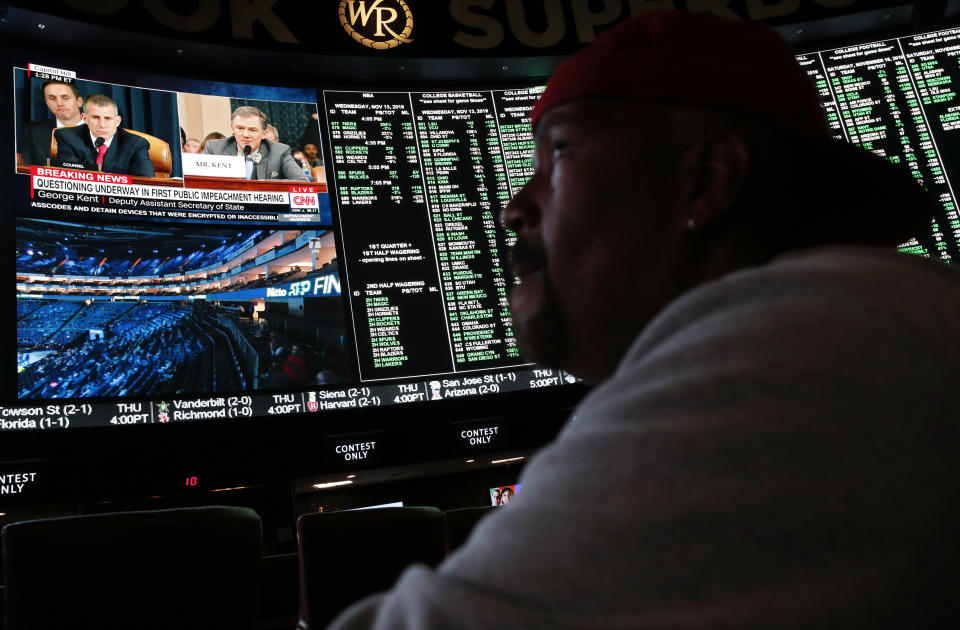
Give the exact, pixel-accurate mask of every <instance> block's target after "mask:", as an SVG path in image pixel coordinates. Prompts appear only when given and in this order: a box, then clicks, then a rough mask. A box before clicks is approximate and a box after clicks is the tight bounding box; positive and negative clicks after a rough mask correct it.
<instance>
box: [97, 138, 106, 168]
mask: <svg viewBox="0 0 960 630" xmlns="http://www.w3.org/2000/svg"><path fill="white" fill-rule="evenodd" d="M106 152H107V145H106V143H104V144H101V145H100V146H99V147H97V166H100V167H103V154H104V153H106Z"/></svg>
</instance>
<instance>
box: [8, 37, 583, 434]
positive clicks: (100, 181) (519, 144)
mask: <svg viewBox="0 0 960 630" xmlns="http://www.w3.org/2000/svg"><path fill="white" fill-rule="evenodd" d="M19 54H20V55H21V56H22V57H23V61H22V62H21V63H15V64H14V65H13V67H12V68H11V73H12V83H13V93H12V103H13V105H12V107H13V111H14V118H15V121H14V123H15V124H14V126H15V137H14V147H13V149H14V151H11V161H10V163H9V168H10V173H11V175H10V176H11V177H12V178H13V179H14V186H13V191H14V198H13V200H12V203H11V207H12V209H13V215H14V216H13V219H12V221H11V226H12V229H13V232H14V241H15V256H14V257H12V258H14V260H12V261H10V262H12V263H13V265H14V269H13V270H12V272H8V273H10V275H9V276H8V277H11V279H12V280H13V282H12V283H11V285H12V286H11V285H8V287H9V288H8V290H9V291H11V293H13V294H15V296H16V309H17V310H16V313H17V315H16V320H17V322H16V336H15V346H16V360H17V361H16V365H17V367H16V369H17V373H16V385H15V387H14V388H12V390H13V391H10V392H8V393H7V394H6V395H5V399H4V400H3V401H0V402H2V408H0V415H2V419H0V423H2V429H3V430H30V429H45V430H46V429H58V430H59V429H69V428H75V427H96V426H108V425H138V424H168V423H179V422H187V421H209V422H224V421H231V420H237V421H239V420H244V419H255V418H260V417H265V416H285V417H290V416H296V417H299V418H317V419H318V420H319V419H321V418H324V417H327V416H328V415H329V414H331V413H336V412H338V411H341V410H351V409H360V408H375V407H380V406H387V405H395V404H407V403H424V404H427V403H429V401H436V400H449V399H458V398H464V397H473V396H481V397H482V396H493V395H497V394H500V393H506V392H511V391H518V390H530V389H540V388H550V387H560V386H564V385H568V384H571V383H574V382H576V379H574V378H573V377H571V376H570V375H567V374H563V373H561V372H558V371H555V370H547V369H539V368H537V367H536V366H533V365H531V364H529V363H527V362H525V361H524V360H523V359H521V358H520V356H519V352H518V350H517V345H516V340H515V338H514V336H513V331H512V326H511V320H510V313H509V310H508V305H507V300H506V296H507V291H508V289H509V287H510V285H511V284H512V282H513V278H512V277H511V274H510V272H509V271H508V269H507V266H506V259H505V257H506V255H507V250H508V248H509V246H510V244H511V234H509V233H508V232H507V231H505V230H504V229H503V228H502V227H501V226H500V225H499V224H498V221H497V217H498V216H499V213H500V211H501V210H502V207H503V205H504V204H505V202H506V201H507V199H509V197H510V195H511V194H512V192H513V191H514V190H515V189H516V188H517V187H518V186H520V185H522V183H523V181H525V178H526V177H528V176H529V169H530V159H531V150H532V137H531V133H530V129H529V119H528V114H529V109H530V107H531V106H532V104H533V102H534V100H535V99H536V97H537V95H538V94H539V92H540V91H541V90H542V88H539V87H535V86H528V87H521V88H515V89H508V90H485V91H470V92H462V91H449V90H445V91H435V92H416V93H412V92H394V93H368V92H349V91H330V90H328V91H326V92H319V93H318V92H317V91H316V90H315V89H312V88H306V89H304V88H288V87H270V86H256V85H246V84H235V83H225V82H215V81H208V80H198V79H188V78H177V77H167V76H162V75H149V74H144V73H126V72H125V71H123V70H120V69H116V68H110V69H104V68H101V67H99V66H93V65H85V64H83V63H82V62H80V61H71V62H70V63H63V62H62V61H60V62H50V61H48V60H47V59H46V58H45V57H44V58H43V59H41V60H40V61H37V60H36V59H34V58H32V57H30V55H29V53H19ZM41 61H42V62H43V63H41ZM318 103H319V107H318ZM11 337H12V335H11ZM9 360H10V362H11V365H12V362H13V357H10V358H9ZM8 389H9V388H8Z"/></svg>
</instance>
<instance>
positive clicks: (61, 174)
mask: <svg viewBox="0 0 960 630" xmlns="http://www.w3.org/2000/svg"><path fill="white" fill-rule="evenodd" d="M30 175H31V177H52V178H54V179H72V180H76V181H82V182H96V183H99V184H132V183H133V178H132V177H130V176H129V175H119V174H117V173H98V172H96V171H75V170H72V169H68V168H53V167H50V166H31V167H30Z"/></svg>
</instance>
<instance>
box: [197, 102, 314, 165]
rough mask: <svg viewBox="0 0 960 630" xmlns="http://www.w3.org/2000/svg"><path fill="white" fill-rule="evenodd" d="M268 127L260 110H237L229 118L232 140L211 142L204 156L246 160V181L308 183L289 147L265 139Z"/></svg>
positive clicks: (243, 107) (265, 117) (204, 150)
mask: <svg viewBox="0 0 960 630" xmlns="http://www.w3.org/2000/svg"><path fill="white" fill-rule="evenodd" d="M267 125H268V121H267V115H266V114H264V113H263V112H262V111H260V110H259V109H258V108H256V107H250V106H247V105H244V106H242V107H238V108H236V109H235V110H233V115H232V116H231V117H230V130H231V131H232V132H233V137H231V138H224V139H222V140H210V141H209V142H207V144H206V146H205V147H204V148H203V153H205V154H207V155H235V156H240V157H243V158H244V167H245V169H246V178H247V179H291V180H296V181H300V182H305V181H309V180H308V179H307V177H306V175H304V174H303V170H302V169H301V167H300V166H299V165H298V164H297V162H296V161H295V160H294V159H293V156H292V155H291V154H290V147H289V146H287V145H285V144H283V143H282V142H271V141H270V140H268V139H267V138H266V133H267Z"/></svg>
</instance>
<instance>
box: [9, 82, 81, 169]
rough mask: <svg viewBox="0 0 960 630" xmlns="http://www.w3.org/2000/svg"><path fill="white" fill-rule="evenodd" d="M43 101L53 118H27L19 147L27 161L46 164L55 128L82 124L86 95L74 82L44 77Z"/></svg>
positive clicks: (26, 162)
mask: <svg viewBox="0 0 960 630" xmlns="http://www.w3.org/2000/svg"><path fill="white" fill-rule="evenodd" d="M41 91H42V92H43V101H44V102H45V103H46V104H47V108H48V109H49V110H50V113H52V114H53V115H54V117H53V118H49V119H47V120H37V121H34V122H28V123H26V124H25V125H24V126H23V138H21V139H20V143H19V149H20V154H21V155H22V156H23V161H24V163H25V164H39V165H45V164H46V163H47V160H48V159H49V158H50V140H51V134H53V130H54V129H58V128H60V127H72V126H76V125H82V124H83V123H84V120H83V112H82V111H81V108H82V107H83V98H82V97H81V96H80V90H79V89H77V85H76V84H75V83H64V82H63V81H54V80H50V81H44V82H43V85H42V86H41Z"/></svg>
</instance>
